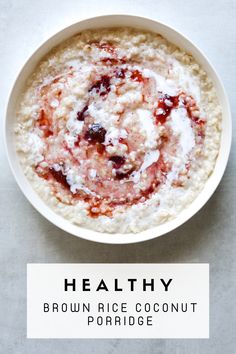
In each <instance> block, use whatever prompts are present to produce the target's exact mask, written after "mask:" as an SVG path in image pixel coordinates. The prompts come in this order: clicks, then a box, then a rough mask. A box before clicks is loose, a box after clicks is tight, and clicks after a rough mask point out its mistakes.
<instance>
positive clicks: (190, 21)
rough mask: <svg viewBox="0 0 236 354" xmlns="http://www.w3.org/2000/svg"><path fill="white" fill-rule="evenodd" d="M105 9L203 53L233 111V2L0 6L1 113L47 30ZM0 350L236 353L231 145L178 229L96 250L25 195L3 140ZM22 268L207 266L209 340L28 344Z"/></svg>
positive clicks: (34, 353) (50, 1)
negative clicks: (206, 194) (218, 175)
mask: <svg viewBox="0 0 236 354" xmlns="http://www.w3.org/2000/svg"><path fill="white" fill-rule="evenodd" d="M109 13H130V14H137V15H144V16H151V17H153V18H156V19H159V20H161V21H164V22H166V23H167V24H170V25H172V26H173V27H175V28H176V29H177V30H180V31H182V32H183V33H184V34H186V35H187V36H188V37H189V38H191V39H192V41H193V42H195V43H196V44H197V45H198V46H199V47H200V48H201V49H202V50H203V51H204V52H205V53H206V55H207V56H208V57H209V59H210V60H211V61H212V63H213V65H214V66H215V68H216V69H217V71H218V73H219V74H220V76H221V78H222V79H223V82H224V84H225V87H226V90H227V92H228V94H229V98H230V102H231V107H232V112H233V118H235V117H234V112H235V111H236V100H235V96H236V85H235V77H236V65H235V56H236V24H235V18H236V1H235V0H224V1H223V0H190V1H186V0H169V1H157V0H146V1H144V0H143V1H141V0H128V1H127V0H126V1H125V0H119V1H109V0H99V1H96V0H86V1H82V0H77V1H76V0H74V1H73V0H65V1H58V0H40V1H36V0H34V1H33V0H18V1H17V0H14V1H12V0H0V93H1V94H0V110H1V111H0V113H1V119H3V117H4V111H5V105H6V101H7V96H8V93H9V89H10V87H11V85H12V83H13V80H14V78H15V76H16V73H17V72H18V70H19V69H20V67H21V66H22V64H23V63H24V61H25V60H26V58H27V57H28V56H29V55H30V54H31V53H32V52H33V51H34V50H35V49H36V47H37V46H38V45H39V44H40V43H41V42H42V41H43V40H44V39H46V38H47V37H49V36H50V35H51V34H53V33H54V32H56V31H57V30H59V29H61V28H62V27H63V26H65V25H67V24H70V23H71V22H75V21H77V20H79V19H82V18H85V17H89V16H93V15H98V14H109ZM0 144H1V145H0V158H1V165H0V166H1V169H0V178H1V182H0V188H1V197H0V198H1V199H0V202H1V205H0V208H1V209H0V210H1V212H0V222H1V223H0V229H1V237H0V252H1V258H0V272H1V287H0V353H2V354H11V353H14V354H47V353H50V354H54V353H55V354H65V353H70V354H74V353H96V354H108V353H109V354H112V353H114V354H115V353H121V354H123V353H132V354H133V353H134V354H139V353H147V354H149V353H150V354H151V353H156V354H159V353H161V354H162V353H167V354H195V353H201V354H208V353H212V354H218V353H219V354H221V353H225V354H231V353H232V354H233V353H236V338H235V328H236V311H235V307H234V299H235V298H236V289H235V284H236V281H235V273H236V261H235V250H236V248H235V246H236V238H235V235H234V233H235V228H236V221H235V215H234V208H235V204H236V193H235V185H234V180H235V175H236V171H235V167H236V164H235V148H236V146H235V140H234V142H233V147H232V152H231V157H230V162H229V165H228V168H227V171H226V173H225V176H224V178H223V181H222V182H221V184H220V186H219V188H218V189H217V191H216V193H215V194H214V196H213V197H212V198H211V200H210V201H209V202H208V203H207V205H206V206H205V207H204V208H203V209H202V210H201V211H200V212H199V213H198V214H197V215H196V216H195V217H194V218H192V220H191V221H189V222H187V223H186V224H185V225H184V226H182V227H181V228H179V229H178V230H177V231H174V232H172V233H170V234H169V235H167V236H165V237H161V238H158V239H155V240H152V241H149V242H145V243H140V244H133V245H103V244H96V243H92V242H88V241H84V240H82V239H78V238H76V237H73V236H70V235H68V234H66V233H65V232H63V231H60V230H59V229H58V228H56V227H55V226H53V225H52V224H51V223H49V222H48V221H47V220H45V219H44V218H43V217H42V216H40V215H39V214H38V212H36V211H35V210H34V209H33V208H32V207H31V205H30V204H29V203H28V202H27V200H26V199H25V198H24V197H23V195H22V193H21V192H20V190H19V188H18V187H17V185H16V183H15V181H14V179H13V177H12V174H11V172H10V170H9V167H8V164H7V160H6V156H5V151H4V147H3V142H2V139H1V143H0ZM27 262H68V263H69V262H209V263H210V269H211V277H210V278H211V296H210V301H211V311H210V335H211V338H210V339H209V340H141V339H140V340H33V339H31V340H27V339H26V263H27Z"/></svg>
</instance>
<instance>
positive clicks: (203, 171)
mask: <svg viewBox="0 0 236 354" xmlns="http://www.w3.org/2000/svg"><path fill="white" fill-rule="evenodd" d="M220 127H221V107H220V105H219V102H218V99H217V96H216V92H215V88H214V87H213V84H212V82H211V80H210V79H209V78H208V76H207V75H206V73H205V72H204V70H203V69H202V68H201V67H200V66H199V64H198V63H197V62H196V61H195V60H194V58H193V57H192V56H191V55H189V54H187V53H185V52H184V51H182V50H181V49H179V48H177V47H176V46H175V45H173V44H171V43H169V42H168V41H167V40H166V39H164V38H163V37H162V36H160V35H158V34H155V33H151V32H144V31H140V30H133V29H130V28H119V29H102V30H99V31H85V32H82V33H80V34H78V35H76V36H74V37H73V38H71V39H69V40H67V41H66V42H64V43H62V44H61V45H60V46H58V47H56V48H54V49H53V50H52V51H51V52H50V53H49V54H48V55H47V56H46V57H45V58H44V59H43V60H42V61H41V62H40V63H39V65H38V66H37V68H36V69H35V72H34V74H33V75H32V77H30V79H29V82H28V83H27V87H26V89H25V92H24V93H23V94H22V97H21V98H20V103H19V109H18V112H17V123H16V128H15V131H16V141H17V143H16V145H17V146H16V148H17V152H18V154H19V158H20V162H21V165H22V167H23V169H24V173H25V175H26V177H27V178H28V179H29V181H30V183H31V184H32V186H33V188H34V189H35V191H36V192H37V193H38V194H39V195H40V197H41V198H42V199H43V200H44V201H45V203H46V204H47V205H49V206H50V207H51V208H53V210H54V211H55V212H56V213H58V214H60V215H62V216H63V217H64V218H66V219H68V220H70V221H71V222H72V223H74V224H77V225H80V226H83V227H86V228H90V229H93V230H96V231H100V232H110V233H115V232H121V233H127V232H139V231H142V230H145V229H148V228H150V227H154V226H157V225H159V224H162V223H164V222H166V221H167V220H170V219H172V218H175V217H176V216H177V215H178V214H179V213H180V212H181V211H182V210H184V209H185V208H187V207H188V206H189V205H190V204H191V203H192V202H193V200H194V199H195V198H196V196H197V195H198V194H199V192H200V191H201V190H202V188H203V187H204V185H205V183H206V181H207V179H208V178H209V176H210V174H211V173H212V171H213V169H214V166H215V161H216V158H217V154H218V151H219V145H220V130H221V129H220Z"/></svg>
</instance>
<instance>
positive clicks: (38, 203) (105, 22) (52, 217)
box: [5, 15, 232, 243]
mask: <svg viewBox="0 0 236 354" xmlns="http://www.w3.org/2000/svg"><path fill="white" fill-rule="evenodd" d="M120 26H130V27H135V28H141V29H144V30H149V31H153V32H157V33H160V34H161V35H163V36H164V37H166V38H167V39H168V40H169V41H170V42H173V43H174V44H176V45H177V46H179V47H181V48H182V49H184V50H186V51H187V52H190V53H192V54H193V56H194V57H195V59H196V60H197V61H198V62H199V63H200V64H201V65H202V67H203V68H204V70H205V71H206V72H207V73H208V75H209V76H210V77H211V78H212V80H213V82H214V85H215V87H216V90H217V95H218V98H219V100H220V104H221V106H222V109H223V123H222V136H221V146H220V151H219V156H218V158H217V161H216V165H215V169H214V172H213V173H212V175H211V176H210V178H209V179H208V181H207V183H206V184H205V187H204V189H203V190H202V191H201V193H200V194H199V195H198V196H197V198H196V199H195V200H194V202H193V203H192V204H191V205H190V206H189V207H188V208H187V209H185V210H184V211H183V212H181V213H180V214H179V215H178V216H177V217H176V218H175V219H174V220H171V221H168V222H166V223H164V224H162V225H160V226H156V227H154V228H151V229H148V230H145V231H142V232H139V233H136V234H133V233H130V234H119V233H117V234H108V233H100V232H96V231H92V230H88V229H85V228H82V227H78V226H76V225H73V224H71V223H70V222H69V221H67V220H66V219H64V218H63V217H61V216H59V215H57V214H56V213H55V212H54V211H53V210H52V209H50V208H49V207H48V206H47V205H46V204H45V202H43V200H42V199H41V198H40V197H39V196H38V195H37V194H36V192H35V191H34V190H33V188H32V187H31V185H30V183H29V182H28V180H27V179H26V177H25V176H24V174H23V171H22V169H21V167H20V164H19V160H18V157H17V154H16V151H15V147H14V132H13V126H14V121H15V108H16V104H17V99H18V97H19V94H20V93H21V92H22V90H23V88H24V84H25V82H26V79H27V78H28V77H29V76H30V75H31V74H32V72H33V71H34V69H35V67H36V65H37V63H38V62H39V61H40V60H41V59H42V57H43V56H44V55H45V54H46V53H47V52H49V51H50V50H51V49H52V48H53V47H54V46H56V45H57V44H59V43H61V42H62V41H64V40H65V39H67V38H69V37H71V36H73V35H74V34H76V33H78V32H80V31H82V30H86V29H95V28H101V27H120ZM231 135H232V126H231V114H230V108H229V103H228V99H227V96H226V93H225V90H224V88H223V85H222V83H221V80H220V79H219V77H218V75H217V74H216V72H215V70H214V68H213V67H212V65H211V64H210V63H209V61H208V60H207V58H206V57H205V56H204V55H203V54H202V52H201V51H200V50H199V49H198V48H197V47H196V46H195V45H194V44H193V43H191V42H190V41H189V40H188V39H187V38H186V37H184V36H183V35H182V34H180V33H178V32H177V31H175V30H174V29H172V28H170V27H169V26H166V25H164V24H162V23H160V22H157V21H154V20H151V19H147V18H143V17H137V16H130V15H107V16H99V17H94V18H90V19H87V20H83V21H80V22H78V23H75V24H73V25H71V26H69V27H67V28H65V29H63V30H62V31H60V32H58V33H57V34H55V35H54V36H53V37H51V38H49V39H48V40H47V41H46V42H44V43H43V44H42V45H41V46H40V47H39V48H38V49H37V50H36V52H35V53H34V54H33V55H32V56H31V57H30V58H29V60H28V61H27V62H26V64H25V65H24V67H23V68H22V70H21V71H20V74H19V75H18V77H17V79H16V81H15V84H14V87H13V89H12V92H11V95H10V98H9V103H8V107H7V114H6V120H5V138H6V139H5V140H6V147H7V152H8V158H9V163H10V166H11V169H12V171H13V174H14V176H15V179H16V181H17V183H18V185H19V186H20V188H21V190H22V192H23V193H24V195H25V196H26V198H27V199H28V200H29V201H30V202H31V204H32V205H33V206H34V207H35V208H36V209H37V210H38V211H39V212H40V213H41V214H42V215H43V216H44V217H45V218H47V219H48V220H49V221H51V222H52V223H53V224H55V225H57V226H58V227H60V228H61V229H63V230H65V231H67V232H69V233H71V234H73V235H76V236H79V237H82V238H85V239H88V240H93V241H97V242H103V243H132V242H139V241H145V240H148V239H151V238H154V237H157V236H161V235H164V234H166V233H167V232H169V231H171V230H174V229H175V228H177V227H178V226H180V225H182V224H183V223H184V222H185V221H187V220H188V219H190V218H191V217H192V216H193V215H194V214H196V213H197V211H199V209H200V208H201V207H202V206H203V205H204V204H205V203H206V202H207V200H208V199H209V198H210V197H211V195H212V194H213V193H214V191H215V189H216V187H217V186H218V184H219V182H220V180H221V178H222V176H223V173H224V170H225V167H226V164H227V161H228V157H229V152H230V145H231Z"/></svg>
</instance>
